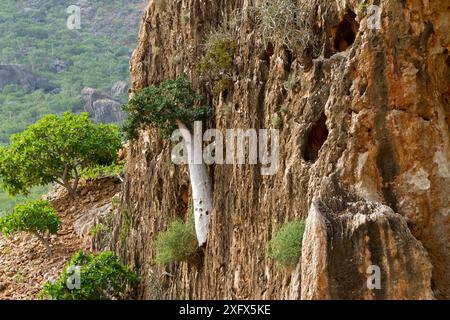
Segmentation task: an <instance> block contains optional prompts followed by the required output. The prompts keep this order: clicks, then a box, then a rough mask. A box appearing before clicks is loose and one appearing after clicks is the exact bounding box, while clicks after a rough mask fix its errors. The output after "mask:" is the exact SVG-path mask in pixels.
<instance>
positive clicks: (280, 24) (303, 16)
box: [256, 0, 317, 51]
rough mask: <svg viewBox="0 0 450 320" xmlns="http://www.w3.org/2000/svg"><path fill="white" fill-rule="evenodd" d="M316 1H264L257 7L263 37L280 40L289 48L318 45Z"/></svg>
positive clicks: (296, 48)
mask: <svg viewBox="0 0 450 320" xmlns="http://www.w3.org/2000/svg"><path fill="white" fill-rule="evenodd" d="M313 14H314V2H313V1H310V0H277V1H262V2H261V3H260V4H259V5H258V7H256V16H257V24H258V26H259V29H260V30H261V32H262V36H263V39H264V40H265V41H266V42H268V41H272V40H279V41H281V42H282V44H283V45H285V46H286V47H287V48H288V49H289V50H300V51H303V50H304V49H306V48H307V47H310V46H311V47H313V48H314V47H315V46H316V45H317V43H316V39H315V37H314V32H313Z"/></svg>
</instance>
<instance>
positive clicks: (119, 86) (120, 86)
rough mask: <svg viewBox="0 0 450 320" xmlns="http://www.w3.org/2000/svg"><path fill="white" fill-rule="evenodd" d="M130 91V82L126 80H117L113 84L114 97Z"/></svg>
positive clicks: (112, 92) (112, 93)
mask: <svg viewBox="0 0 450 320" xmlns="http://www.w3.org/2000/svg"><path fill="white" fill-rule="evenodd" d="M127 91H128V84H127V83H126V82H125V81H117V82H116V83H114V84H113V86H112V88H111V95H112V96H113V97H118V96H121V95H123V94H126V93H127Z"/></svg>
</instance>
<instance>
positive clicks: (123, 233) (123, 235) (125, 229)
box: [119, 209, 131, 242]
mask: <svg viewBox="0 0 450 320" xmlns="http://www.w3.org/2000/svg"><path fill="white" fill-rule="evenodd" d="M122 216H123V223H122V228H121V229H120V234H119V238H120V241H121V242H125V240H126V239H127V237H128V234H129V233H130V228H131V218H130V212H129V211H128V209H123V210H122Z"/></svg>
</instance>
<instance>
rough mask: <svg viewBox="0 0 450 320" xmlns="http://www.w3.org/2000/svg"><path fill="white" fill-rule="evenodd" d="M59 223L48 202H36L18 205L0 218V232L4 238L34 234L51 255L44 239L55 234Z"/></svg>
mask: <svg viewBox="0 0 450 320" xmlns="http://www.w3.org/2000/svg"><path fill="white" fill-rule="evenodd" d="M60 225H61V221H60V219H59V216H58V214H57V212H56V211H55V209H53V207H52V206H51V204H50V203H49V202H48V201H43V200H37V201H28V202H25V203H22V204H18V205H17V206H16V207H15V208H14V210H13V212H12V213H11V214H10V215H7V216H5V217H3V218H0V231H1V232H2V234H3V235H5V236H10V235H13V234H15V233H17V232H28V233H31V234H34V235H35V236H36V237H37V238H38V239H39V240H40V241H41V242H42V243H43V244H44V246H45V247H46V249H47V253H48V254H49V255H51V249H50V246H49V244H48V240H47V239H46V237H45V236H46V233H50V234H56V233H57V232H58V229H59V226H60Z"/></svg>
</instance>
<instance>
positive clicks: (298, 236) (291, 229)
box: [268, 220, 305, 269]
mask: <svg viewBox="0 0 450 320" xmlns="http://www.w3.org/2000/svg"><path fill="white" fill-rule="evenodd" d="M304 232H305V222H304V221H302V220H295V221H291V222H287V223H286V224H284V225H283V226H282V227H281V228H280V230H278V231H277V232H276V233H275V234H274V236H273V238H272V240H270V242H269V248H268V249H269V250H268V254H269V257H270V258H272V259H273V260H275V261H276V262H277V263H278V264H279V265H280V266H281V267H282V268H286V269H289V268H294V267H295V266H296V265H297V264H298V262H299V260H300V257H301V252H302V239H303V234H304Z"/></svg>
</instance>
